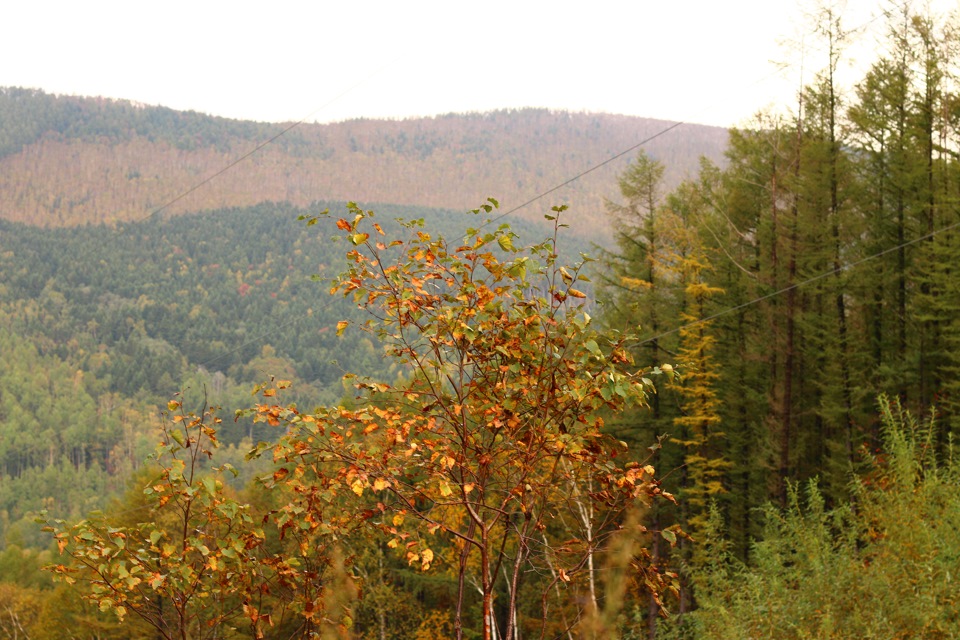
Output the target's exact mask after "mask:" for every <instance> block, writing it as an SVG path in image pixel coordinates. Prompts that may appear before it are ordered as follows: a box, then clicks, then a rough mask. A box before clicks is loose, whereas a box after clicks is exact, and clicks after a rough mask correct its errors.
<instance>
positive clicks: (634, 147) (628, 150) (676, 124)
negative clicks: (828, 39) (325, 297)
mask: <svg viewBox="0 0 960 640" xmlns="http://www.w3.org/2000/svg"><path fill="white" fill-rule="evenodd" d="M888 15H890V10H885V11H881V12H880V13H878V14H877V15H875V16H874V17H872V18H871V19H869V20H867V21H866V22H864V23H862V24H860V25H859V26H857V27H855V28H854V29H851V30H850V31H849V32H848V33H855V32H861V31H863V30H864V29H865V28H866V27H867V26H869V25H870V24H872V23H873V22H875V21H877V20H878V19H879V18H880V17H883V16H888ZM815 50H821V51H822V48H821V49H816V48H815ZM792 66H795V63H794V64H783V65H780V66H779V67H778V68H777V69H775V70H774V71H772V72H771V73H768V74H766V75H764V76H762V77H761V78H759V79H758V80H755V81H753V82H751V83H748V84H746V85H744V87H752V86H754V85H756V84H760V83H762V82H766V81H767V80H769V79H770V78H772V77H775V76H777V75H781V74H783V73H784V72H786V71H787V70H788V69H790V68H791V67H792ZM714 106H715V104H709V105H706V106H704V108H703V109H701V110H700V111H698V112H697V113H703V112H706V111H708V110H710V109H712V108H713V107H714ZM684 124H688V123H687V122H686V121H677V122H674V123H673V124H671V125H669V126H667V127H665V128H663V129H661V130H660V131H658V132H656V133H654V134H653V135H650V136H648V137H646V138H644V139H643V140H641V141H640V142H637V143H636V144H633V145H631V146H630V147H628V148H626V149H624V150H623V151H620V152H619V153H616V154H614V155H613V156H610V157H608V158H606V159H605V160H602V161H601V162H598V163H596V164H594V165H592V166H590V167H589V168H587V169H586V170H584V171H581V172H580V173H578V174H576V175H575V176H573V177H571V178H569V179H567V180H565V181H563V182H561V183H560V184H558V185H556V186H554V187H551V188H550V189H548V190H546V191H543V192H541V193H539V194H538V195H536V196H534V197H532V198H530V199H529V200H526V201H525V202H523V203H522V204H520V205H517V206H515V207H513V208H511V209H509V210H507V211H505V212H504V213H502V214H500V215H498V216H496V217H494V218H491V219H490V220H488V221H487V222H485V223H484V224H483V225H481V226H486V225H488V224H493V223H495V222H498V221H499V220H502V219H503V218H505V217H507V216H509V215H512V214H513V213H516V212H517V211H519V210H521V209H523V208H525V207H528V206H529V205H531V204H533V203H535V202H537V201H539V200H541V199H543V198H545V197H546V196H548V195H550V194H551V193H554V192H556V191H559V190H560V189H562V188H564V187H566V186H568V185H570V184H572V183H574V182H576V181H577V180H580V179H581V178H583V177H584V176H586V175H589V174H590V173H593V172H594V171H597V170H598V169H601V168H602V167H605V166H607V165H608V164H610V163H612V162H614V161H616V160H618V159H620V158H622V157H624V156H625V155H627V154H629V153H631V152H633V151H635V150H637V149H639V148H640V147H642V146H644V145H646V144H648V143H650V142H652V141H653V140H656V139H657V138H659V137H661V136H663V135H665V134H667V133H669V132H670V131H673V130H674V129H676V128H678V127H680V126H682V125H684ZM290 128H293V127H290ZM282 134H283V133H281V134H278V135H277V136H275V138H274V139H276V138H278V137H280V135H282ZM266 144H269V141H268V142H267V143H264V144H263V145H261V148H262V146H266ZM255 151H256V150H254V152H255ZM254 152H251V153H250V154H247V156H249V155H252V153H254ZM247 156H244V158H245V157H247ZM244 158H241V159H239V160H238V161H237V162H235V163H233V164H232V165H230V166H233V165H235V164H237V163H238V162H240V161H241V160H243V159H244ZM229 168H230V167H227V168H225V169H224V170H222V171H220V172H218V174H216V175H219V174H220V173H223V172H224V171H226V170H227V169H229ZM216 175H214V176H212V177H211V178H210V179H209V180H212V179H213V178H215V177H216ZM209 180H207V181H205V182H209ZM165 206H169V205H165ZM921 239H922V238H921ZM917 241H919V239H918V240H917ZM907 244H910V243H906V244H905V245H904V246H906V245H907ZM897 248H899V247H894V248H893V249H891V250H896V249H897ZM873 257H878V256H872V257H868V258H864V259H863V260H862V261H859V262H865V261H867V260H869V259H872V258H873ZM859 262H858V263H854V264H852V265H848V267H844V268H853V267H854V266H857V264H859ZM832 273H834V271H832V270H831V271H829V272H827V273H826V274H821V275H820V276H816V277H815V278H813V279H811V280H810V281H811V282H813V281H816V280H818V279H820V278H822V277H826V275H830V274H832ZM803 284H806V282H804V283H799V284H797V285H793V286H792V287H788V288H785V289H783V290H782V291H778V292H773V293H771V294H767V295H766V296H763V297H761V298H757V299H755V300H753V301H750V302H747V303H743V304H742V305H739V306H738V307H734V308H731V309H728V310H726V311H723V312H720V313H719V314H718V317H719V316H721V315H725V314H726V313H730V312H732V311H735V310H736V309H737V308H742V307H744V306H749V305H751V304H756V303H759V302H762V301H763V300H765V299H768V298H770V297H774V296H776V295H780V294H781V293H785V292H787V291H789V290H790V289H791V288H794V287H796V286H801V285H803ZM332 304H333V301H332V300H331V301H329V302H328V303H327V304H324V305H322V306H321V307H320V308H321V310H325V309H326V308H327V307H328V306H330V305H332ZM299 320H301V318H300V317H295V318H293V319H292V320H291V321H290V322H288V323H285V324H281V325H279V326H278V328H281V329H282V328H286V327H289V326H292V325H293V324H294V323H296V322H298V321H299ZM707 320H709V319H704V320H702V321H701V322H704V321H707ZM693 324H696V323H692V324H691V325H690V326H693ZM684 328H686V325H684V326H680V327H677V328H676V329H673V330H671V331H669V332H667V333H665V334H663V335H670V334H672V333H675V332H677V331H680V330H682V329H684ZM270 335H272V333H269V334H264V335H262V336H260V337H258V338H254V339H252V340H250V341H247V342H245V343H243V344H241V345H240V346H238V347H236V348H235V349H233V350H231V351H228V352H226V353H224V354H223V355H222V356H217V357H216V358H213V359H211V360H208V361H207V362H205V363H200V364H199V365H198V366H203V367H206V366H209V364H212V363H213V362H217V361H219V360H222V359H223V358H226V357H228V356H230V355H233V354H234V353H237V352H239V351H241V350H243V349H245V348H247V347H249V346H250V345H251V344H255V343H257V342H259V341H260V340H263V339H264V338H267V337H269V336H270ZM655 339H657V338H650V339H649V340H655Z"/></svg>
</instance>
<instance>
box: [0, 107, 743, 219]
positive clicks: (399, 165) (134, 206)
mask: <svg viewBox="0 0 960 640" xmlns="http://www.w3.org/2000/svg"><path fill="white" fill-rule="evenodd" d="M671 124H672V123H670V122H665V121H660V120H650V119H644V118H637V117H631V116H618V115H608V114H589V113H565V112H554V111H548V110H543V109H522V110H510V111H496V112H492V113H482V114H450V115H444V116H437V117H433V118H418V119H406V120H351V121H347V122H341V123H335V124H325V125H319V124H304V125H300V126H297V127H295V128H293V129H292V130H290V131H288V132H287V133H285V134H283V135H281V136H280V137H279V138H276V139H275V140H273V141H272V142H268V141H270V140H271V139H272V138H274V137H275V136H277V135H278V134H280V133H281V132H282V131H283V129H284V125H277V124H261V123H253V122H243V121H236V120H228V119H225V118H216V117H212V116H207V115H202V114H198V113H195V112H178V111H173V110H171V109H166V108H163V107H144V106H140V105H134V104H132V103H129V102H125V101H115V100H105V99H96V98H76V97H56V96H51V95H47V94H44V93H42V92H39V91H31V90H23V89H0V217H2V218H6V219H9V220H14V221H19V222H25V223H29V224H35V225H41V226H69V225H79V224H86V223H99V222H108V223H109V222H115V221H126V220H135V219H139V218H143V217H145V216H147V215H149V214H150V213H151V212H152V211H154V210H156V209H157V208H159V207H161V206H163V205H165V204H167V203H168V202H170V201H171V200H174V199H176V198H178V196H182V195H183V194H184V193H186V192H187V191H189V190H190V189H192V188H194V187H197V185H199V184H200V183H201V182H203V181H204V180H206V179H208V178H210V177H211V176H213V175H214V174H216V173H217V172H218V171H221V170H223V169H224V168H225V167H227V166H228V165H229V164H230V163H232V162H235V161H237V160H238V159H239V158H241V157H242V156H244V154H247V153H249V152H250V151H252V150H253V149H255V148H256V147H257V146H258V145H260V144H264V143H266V144H265V146H264V147H263V148H262V149H260V150H259V151H257V152H256V153H254V154H252V155H251V156H250V157H248V158H246V159H244V160H242V161H240V162H239V163H237V164H236V166H233V167H232V168H230V169H229V170H227V171H225V172H223V173H222V174H221V175H218V176H216V177H215V178H213V179H212V180H210V181H209V182H206V183H205V184H203V185H202V186H199V187H198V188H196V189H195V190H193V191H192V192H191V193H189V194H188V195H185V196H183V197H180V198H179V199H177V200H176V202H174V203H173V204H171V205H170V206H169V207H167V208H166V209H165V212H166V213H174V214H176V213H185V212H196V211H204V210H209V209H217V208H223V207H229V206H247V205H253V204H257V203H259V202H265V201H274V202H282V201H288V202H291V203H293V204H296V205H300V206H304V205H308V204H309V203H311V202H314V201H316V200H355V201H360V202H364V203H377V202H388V203H395V204H404V205H418V206H430V207H442V208H451V209H464V210H465V209H470V208H474V207H476V206H477V205H479V204H480V203H482V202H483V201H484V200H485V199H486V198H487V197H488V196H493V197H495V198H497V199H499V200H500V202H501V205H502V207H503V209H504V210H509V209H511V208H513V207H516V206H518V205H521V204H523V203H524V202H526V201H528V200H530V199H531V198H534V197H535V196H537V195H539V194H541V193H543V192H545V191H548V190H549V189H552V188H554V187H556V186H557V185H560V184H562V183H564V182H565V181H567V180H569V179H570V178H572V177H574V176H576V175H578V174H580V173H582V172H583V171H585V170H587V169H590V168H591V167H593V166H595V165H597V164H599V163H600V162H602V161H604V160H606V159H608V158H610V157H611V156H613V155H615V154H617V153H620V152H621V151H623V150H624V149H627V148H629V147H631V146H633V145H635V144H637V143H639V142H640V141H642V140H644V139H646V138H648V137H650V136H653V135H655V134H657V133H659V132H661V131H663V130H664V129H666V128H667V127H669V126H670V125H671ZM726 139H727V132H726V130H725V129H722V128H718V127H707V126H702V125H682V126H680V127H677V128H676V129H674V130H672V131H669V132H668V133H666V134H664V135H662V136H660V137H658V138H656V139H655V140H653V141H651V142H650V143H648V144H646V145H644V149H645V150H646V151H647V153H648V154H650V155H651V156H652V157H654V158H656V159H658V160H660V161H661V162H662V163H663V164H664V165H665V166H666V176H665V178H666V182H667V184H668V186H672V185H675V184H676V183H678V182H679V181H680V180H682V179H683V178H684V177H686V176H688V175H693V174H694V173H695V172H696V169H697V165H698V162H699V157H700V156H701V155H703V156H706V157H708V158H711V159H713V160H715V161H719V160H720V158H721V157H722V152H723V148H724V146H725V144H726ZM632 155H633V154H628V155H627V156H625V157H623V158H620V159H618V160H616V161H614V162H611V163H610V164H608V165H606V166H604V167H602V168H600V169H598V170H596V171H593V172H591V173H590V174H588V175H586V176H584V177H583V178H581V179H579V180H576V181H574V182H572V183H571V184H569V185H567V186H565V187H563V188H561V189H558V190H557V191H554V192H553V193H551V194H549V195H547V196H546V197H544V198H542V199H540V200H538V201H537V202H536V203H534V204H532V205H530V206H528V207H525V208H524V209H523V210H521V211H520V212H518V213H517V215H520V216H523V217H527V218H532V219H537V220H539V219H541V216H542V214H543V213H545V212H547V211H549V209H550V207H551V206H553V205H556V204H569V205H570V207H571V214H570V218H569V220H570V222H571V224H572V226H573V227H574V228H575V229H578V230H580V231H583V232H589V233H591V234H601V235H602V229H604V228H606V226H607V220H606V216H605V215H604V207H603V198H604V197H605V196H608V197H614V196H616V193H617V185H616V177H617V174H618V173H619V172H620V171H622V170H623V168H624V167H625V166H626V164H627V163H628V162H629V160H630V159H631V158H632Z"/></svg>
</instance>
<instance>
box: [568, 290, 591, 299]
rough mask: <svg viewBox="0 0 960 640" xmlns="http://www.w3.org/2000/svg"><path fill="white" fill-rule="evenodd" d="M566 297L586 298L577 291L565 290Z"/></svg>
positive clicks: (585, 295) (581, 292) (582, 293)
mask: <svg viewBox="0 0 960 640" xmlns="http://www.w3.org/2000/svg"><path fill="white" fill-rule="evenodd" d="M567 295H568V296H570V297H571V298H586V297H587V294H585V293H584V292H583V291H579V290H577V289H567Z"/></svg>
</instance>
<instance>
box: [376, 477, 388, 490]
mask: <svg viewBox="0 0 960 640" xmlns="http://www.w3.org/2000/svg"><path fill="white" fill-rule="evenodd" d="M389 486H390V482H389V481H388V480H384V479H383V478H377V479H376V480H374V481H373V490H374V491H383V490H384V489H386V488H388V487H389Z"/></svg>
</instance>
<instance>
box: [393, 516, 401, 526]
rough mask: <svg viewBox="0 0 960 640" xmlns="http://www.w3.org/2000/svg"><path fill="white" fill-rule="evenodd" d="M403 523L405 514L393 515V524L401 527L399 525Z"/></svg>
mask: <svg viewBox="0 0 960 640" xmlns="http://www.w3.org/2000/svg"><path fill="white" fill-rule="evenodd" d="M402 524H403V514H402V513H398V514H397V515H395V516H393V526H395V527H399V526H400V525H402Z"/></svg>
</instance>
